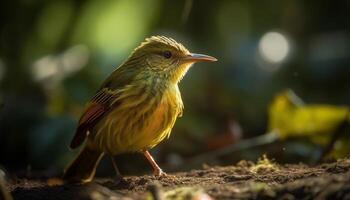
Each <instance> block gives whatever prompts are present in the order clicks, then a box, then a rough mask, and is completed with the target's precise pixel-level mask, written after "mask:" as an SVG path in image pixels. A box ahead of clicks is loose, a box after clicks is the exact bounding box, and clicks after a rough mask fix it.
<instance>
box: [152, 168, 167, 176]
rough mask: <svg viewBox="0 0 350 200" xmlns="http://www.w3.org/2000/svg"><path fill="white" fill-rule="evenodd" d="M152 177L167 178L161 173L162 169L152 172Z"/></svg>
mask: <svg viewBox="0 0 350 200" xmlns="http://www.w3.org/2000/svg"><path fill="white" fill-rule="evenodd" d="M153 175H154V176H155V177H164V176H167V174H166V173H165V172H163V170H162V169H160V168H159V169H155V170H154V171H153Z"/></svg>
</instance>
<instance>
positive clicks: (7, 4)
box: [0, 0, 350, 174]
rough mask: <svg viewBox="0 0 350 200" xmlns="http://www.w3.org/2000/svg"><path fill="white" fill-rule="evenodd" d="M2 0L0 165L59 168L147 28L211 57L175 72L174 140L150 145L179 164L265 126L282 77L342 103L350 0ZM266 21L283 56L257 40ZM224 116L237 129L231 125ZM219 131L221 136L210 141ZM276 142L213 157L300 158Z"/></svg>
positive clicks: (139, 167) (305, 92)
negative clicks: (94, 100)
mask: <svg viewBox="0 0 350 200" xmlns="http://www.w3.org/2000/svg"><path fill="white" fill-rule="evenodd" d="M1 4H2V5H1V6H0V13H1V14H0V15H1V24H0V100H1V103H2V107H1V111H0V112H1V113H0V165H2V166H3V167H4V168H6V169H7V170H8V171H13V172H18V171H26V170H27V169H31V170H33V171H36V170H46V171H49V172H50V173H51V172H52V173H56V174H57V173H59V172H61V170H62V169H63V167H64V166H65V165H66V164H67V163H68V162H69V160H70V159H72V157H73V156H74V154H75V153H76V152H71V151H70V150H69V149H68V144H69V141H70V139H71V138H72V136H73V134H74V130H75V127H76V124H77V120H78V118H79V116H80V114H81V112H82V109H83V108H84V105H85V103H86V102H87V101H88V100H89V98H90V97H91V96H92V95H93V94H94V92H95V91H96V90H97V88H98V87H99V84H100V83H101V82H102V80H103V79H104V78H105V77H106V76H107V75H108V74H109V73H110V72H111V71H112V70H113V69H114V68H115V67H117V66H118V65H119V64H120V63H121V62H122V61H123V60H124V59H126V57H127V56H128V55H129V53H130V52H131V51H132V50H133V48H135V47H136V46H138V45H139V44H140V42H142V41H143V40H144V39H145V38H146V37H150V36H152V35H165V36H169V37H173V38H174V39H176V40H177V41H179V42H181V43H183V44H184V45H185V46H186V47H188V49H190V50H191V51H193V52H196V53H205V54H209V55H212V56H215V57H216V58H218V60H219V61H218V62H216V63H210V64H205V63H201V64H197V65H195V66H194V67H193V68H192V69H191V70H190V71H189V73H188V74H187V76H186V77H185V78H184V80H183V81H182V82H181V83H180V90H181V91H182V97H183V101H184V104H185V112H184V116H183V117H182V118H181V119H179V120H178V121H177V123H176V125H175V128H174V130H173V132H172V135H171V137H170V139H169V140H168V141H165V142H163V143H161V144H160V145H159V146H158V147H157V148H156V150H155V151H153V153H154V154H155V155H156V158H157V160H159V161H160V163H161V165H163V166H172V165H174V166H176V165H186V162H185V163H183V160H185V159H186V158H190V157H191V156H194V155H197V154H200V153H203V152H208V151H211V150H212V149H213V145H214V146H215V148H218V147H223V146H225V145H230V144H231V143H234V142H235V141H237V140H238V138H240V137H243V138H249V137H254V136H257V135H261V134H263V133H265V131H266V124H267V114H266V111H267V106H268V104H269V102H270V101H271V99H272V97H273V96H274V95H275V94H276V93H278V92H280V91H281V90H283V89H285V88H292V89H293V90H294V91H296V93H297V94H298V95H300V96H301V97H302V98H303V99H304V100H305V101H306V102H313V103H325V104H334V105H349V102H350V93H349V91H350V66H349V65H350V23H349V19H350V14H349V9H350V1H345V0H344V1H331V0H326V1H316V0H311V1H303V0H286V1H278V0H266V1H253V0H249V1H246V0H221V1H210V0H203V1H199V0H179V1H170V0H144V1H141V0H104V1H94V0H86V1H85V0H77V1H68V0H60V1H54V0H45V1H44V0H13V1H4V2H2V3H1ZM268 32H278V33H281V34H282V35H283V36H284V37H285V38H286V39H287V41H288V45H289V46H288V47H289V52H288V55H287V57H285V59H283V61H282V62H279V63H273V62H269V61H266V60H264V57H263V56H262V55H261V52H260V51H259V43H260V42H261V38H262V37H263V36H264V35H265V34H266V33H268ZM232 124H234V126H235V127H236V128H237V127H238V129H239V128H241V129H242V134H241V132H240V131H239V130H238V131H237V130H236V131H232V130H231V129H229V128H228V127H230V125H232ZM228 132H229V133H228ZM232 135H233V136H232ZM219 137H220V138H224V139H223V141H225V142H222V141H221V142H220V141H216V140H215V138H219ZM225 137H227V138H226V139H225ZM232 138H233V139H232ZM214 140H215V141H214ZM213 143H215V144H213ZM288 145H289V146H288ZM286 146H287V147H288V149H291V151H294V149H296V150H297V152H298V153H297V154H298V155H299V156H302V157H303V158H304V159H305V160H307V157H308V155H309V154H308V153H309V151H313V150H310V149H309V148H308V147H307V146H305V145H303V144H302V143H292V144H286ZM286 146H283V148H285V147H286ZM281 148H282V147H281V146H277V147H270V146H266V147H264V148H260V149H258V150H252V151H247V152H242V153H241V154H239V156H227V157H225V158H224V159H219V160H217V161H216V162H214V163H216V164H229V163H234V162H236V161H237V160H239V159H242V158H245V159H255V158H257V157H259V156H260V155H261V154H262V153H266V152H267V153H270V154H271V156H272V157H276V158H279V157H281V161H283V162H298V161H299V160H298V159H297V158H295V157H293V156H291V157H286V156H285V155H281V153H280V152H281ZM276 152H277V153H276ZM278 152H279V153H278ZM286 154H287V153H286ZM118 162H119V163H120V165H121V168H122V171H124V172H125V173H141V172H143V171H145V170H149V167H148V166H147V167H146V165H147V164H146V162H145V161H144V159H143V158H142V157H141V156H137V155H124V156H119V157H118ZM139 163H142V164H139ZM169 168H171V167H169ZM103 169H105V170H103ZM108 169H111V167H110V165H109V163H108V162H107V161H105V162H104V163H103V164H102V166H101V170H100V171H102V172H100V173H101V174H109V173H110V172H109V171H110V170H108ZM173 169H178V168H176V167H175V168H173ZM27 171H28V170H27Z"/></svg>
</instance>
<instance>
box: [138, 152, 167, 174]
mask: <svg viewBox="0 0 350 200" xmlns="http://www.w3.org/2000/svg"><path fill="white" fill-rule="evenodd" d="M143 155H144V156H145V157H146V158H147V160H148V162H149V163H150V164H151V165H152V168H153V175H155V176H164V175H166V173H165V172H163V170H162V169H161V168H160V167H159V166H158V165H157V163H156V161H154V159H153V157H152V155H151V154H150V153H149V152H148V151H144V152H143Z"/></svg>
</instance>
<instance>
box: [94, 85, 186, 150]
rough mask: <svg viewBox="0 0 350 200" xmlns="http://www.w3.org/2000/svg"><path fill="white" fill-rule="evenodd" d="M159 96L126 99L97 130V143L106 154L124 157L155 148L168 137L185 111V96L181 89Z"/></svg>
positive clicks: (171, 89)
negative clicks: (131, 153)
mask: <svg viewBox="0 0 350 200" xmlns="http://www.w3.org/2000/svg"><path fill="white" fill-rule="evenodd" d="M148 95H151V94H148ZM157 95H158V96H146V95H145V94H139V95H131V96H129V97H127V98H125V99H123V100H122V101H121V103H120V104H119V106H118V107H117V108H114V109H113V110H112V111H111V112H110V113H109V114H108V116H106V117H105V118H103V119H102V120H101V122H100V123H98V125H97V126H96V128H94V131H95V134H94V135H95V137H94V139H93V140H94V143H95V144H96V145H97V146H98V147H99V148H100V149H102V150H103V151H106V152H110V153H113V154H120V153H124V152H135V151H142V150H146V149H149V148H153V147H154V146H155V145H157V144H158V143H159V142H161V141H162V140H163V139H165V138H167V137H168V136H169V134H170V132H171V129H172V128H173V126H174V124H175V121H176V118H177V117H178V115H180V114H181V112H182V101H181V96H180V93H179V90H178V88H177V86H176V87H173V88H167V89H166V90H164V91H163V92H162V94H157Z"/></svg>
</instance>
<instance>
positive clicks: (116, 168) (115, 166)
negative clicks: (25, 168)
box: [109, 155, 123, 182]
mask: <svg viewBox="0 0 350 200" xmlns="http://www.w3.org/2000/svg"><path fill="white" fill-rule="evenodd" d="M109 157H110V158H111V161H112V164H113V168H114V171H115V175H116V179H117V181H118V182H119V181H121V180H122V179H123V177H122V175H121V174H120V171H119V169H118V166H117V163H116V162H115V158H114V156H113V155H109Z"/></svg>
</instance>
